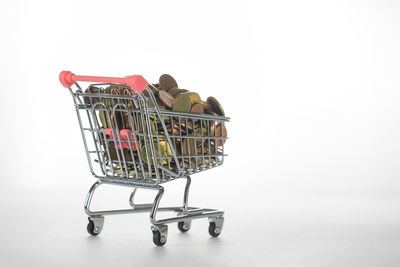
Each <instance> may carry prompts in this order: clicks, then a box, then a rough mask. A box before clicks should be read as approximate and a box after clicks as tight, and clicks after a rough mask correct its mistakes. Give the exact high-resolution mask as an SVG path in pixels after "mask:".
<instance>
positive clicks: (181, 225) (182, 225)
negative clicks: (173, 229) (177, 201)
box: [178, 176, 192, 233]
mask: <svg viewBox="0 0 400 267" xmlns="http://www.w3.org/2000/svg"><path fill="white" fill-rule="evenodd" d="M185 178H186V186H185V192H184V194H183V211H182V212H180V213H178V215H187V214H189V212H188V207H189V204H188V202H189V190H190V183H191V181H192V179H191V178H190V176H186V177H185ZM191 225H192V221H191V220H183V221H180V222H178V229H179V230H180V231H181V232H182V233H185V232H187V231H189V230H190V227H191Z"/></svg>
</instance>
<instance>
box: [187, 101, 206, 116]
mask: <svg viewBox="0 0 400 267" xmlns="http://www.w3.org/2000/svg"><path fill="white" fill-rule="evenodd" d="M190 113H193V114H200V115H201V114H204V107H203V105H202V104H200V103H195V104H194V105H193V106H192V108H191V109H190Z"/></svg>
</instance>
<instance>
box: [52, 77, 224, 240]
mask: <svg viewBox="0 0 400 267" xmlns="http://www.w3.org/2000/svg"><path fill="white" fill-rule="evenodd" d="M59 78H60V82H61V83H62V85H63V86H64V87H66V88H68V89H69V91H70V93H71V95H72V97H73V100H74V104H75V109H76V113H77V117H78V122H79V127H80V130H81V134H82V138H83V143H84V146H85V151H86V156H87V160H88V163H89V167H90V171H91V172H92V174H93V176H94V177H95V178H97V181H96V182H95V183H94V184H93V185H92V187H91V188H90V190H89V193H88V195H87V198H86V201H85V204H84V210H85V212H86V214H87V215H88V216H89V218H88V219H89V223H88V225H87V230H88V232H89V233H90V234H91V235H93V236H96V235H98V234H99V233H100V232H101V231H102V228H103V223H104V216H105V215H114V214H126V213H139V212H150V222H151V224H152V226H151V230H152V232H153V242H154V243H155V244H156V245H157V246H162V245H164V244H165V242H166V241H167V233H168V226H167V224H169V223H174V222H177V223H178V228H179V230H180V231H182V232H186V231H188V230H189V229H190V226H191V220H193V219H200V218H208V219H209V222H210V223H209V229H208V230H209V234H210V235H211V236H213V237H217V236H218V235H219V234H220V233H221V230H222V226H223V222H224V217H223V215H224V212H223V211H219V210H215V209H206V208H195V207H189V206H188V196H189V187H190V183H191V178H190V175H192V174H195V173H199V172H202V171H205V170H209V169H211V168H214V167H217V166H220V165H221V164H222V163H223V160H224V157H225V156H226V154H225V153H224V143H225V141H226V139H227V137H226V134H225V136H224V135H223V133H222V131H223V128H224V127H225V126H224V124H225V123H226V122H228V121H229V118H227V117H223V116H213V115H208V114H203V115H197V114H190V113H178V112H172V111H169V110H162V109H160V108H159V105H158V104H157V100H156V97H155V96H154V94H153V91H152V90H151V89H152V85H150V84H148V83H147V81H146V80H145V79H144V78H143V77H142V76H139V75H133V76H128V77H125V78H111V77H94V76H78V75H75V74H73V73H71V72H69V71H63V72H61V73H60V77H59ZM78 81H80V82H93V83H95V84H89V85H88V87H87V88H85V89H82V88H81V87H80V85H79V84H78V83H77V82H78ZM221 126H222V127H221ZM219 131H221V132H219ZM179 178H185V179H186V187H185V191H184V195H183V206H178V207H159V203H160V200H161V197H162V196H163V194H164V188H163V186H162V184H163V183H166V182H170V181H173V180H176V179H179ZM102 184H110V185H119V186H128V187H132V188H133V191H132V193H131V195H130V198H129V203H130V205H131V207H132V208H130V209H122V210H104V211H92V210H91V209H90V204H91V201H92V197H93V194H94V192H95V190H96V189H97V188H98V187H99V186H100V185H102ZM139 188H142V189H153V190H157V191H158V193H157V195H156V197H155V199H154V202H153V203H150V204H135V203H134V201H133V199H134V196H135V193H136V191H137V189H139ZM158 211H173V212H176V213H177V216H175V217H171V218H166V219H157V218H156V215H157V212H158Z"/></svg>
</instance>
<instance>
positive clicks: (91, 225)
mask: <svg viewBox="0 0 400 267" xmlns="http://www.w3.org/2000/svg"><path fill="white" fill-rule="evenodd" d="M86 228H87V231H88V233H89V234H91V235H92V236H96V235H98V234H99V233H96V232H95V231H94V222H93V221H89V223H88V225H87V227H86Z"/></svg>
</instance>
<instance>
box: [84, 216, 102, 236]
mask: <svg viewBox="0 0 400 267" xmlns="http://www.w3.org/2000/svg"><path fill="white" fill-rule="evenodd" d="M88 220H89V223H88V225H87V227H86V229H87V231H88V233H89V234H91V235H92V236H96V235H98V234H100V232H101V230H103V224H104V217H102V216H99V217H89V218H88Z"/></svg>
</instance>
